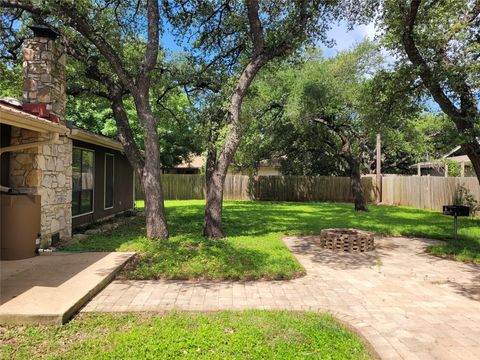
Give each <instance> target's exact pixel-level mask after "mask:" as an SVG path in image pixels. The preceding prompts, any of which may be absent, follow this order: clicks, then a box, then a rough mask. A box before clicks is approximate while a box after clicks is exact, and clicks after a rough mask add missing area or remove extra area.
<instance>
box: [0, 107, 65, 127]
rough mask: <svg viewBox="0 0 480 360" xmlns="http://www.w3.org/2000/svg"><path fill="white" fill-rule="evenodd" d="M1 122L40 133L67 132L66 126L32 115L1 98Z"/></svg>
mask: <svg viewBox="0 0 480 360" xmlns="http://www.w3.org/2000/svg"><path fill="white" fill-rule="evenodd" d="M0 123H1V124H7V125H11V126H16V127H21V128H23V129H28V130H32V131H36V132H40V133H52V132H53V133H57V134H67V133H68V132H69V130H68V129H67V127H66V126H64V125H61V124H56V123H54V122H51V121H50V120H46V119H43V118H41V117H39V116H36V115H32V114H30V113H27V112H25V111H23V110H20V109H18V108H17V107H16V106H13V105H11V104H9V103H6V102H4V101H1V100H0Z"/></svg>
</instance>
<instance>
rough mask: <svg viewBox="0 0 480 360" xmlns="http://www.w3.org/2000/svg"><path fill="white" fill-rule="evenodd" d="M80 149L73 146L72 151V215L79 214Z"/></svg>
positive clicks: (80, 187)
mask: <svg viewBox="0 0 480 360" xmlns="http://www.w3.org/2000/svg"><path fill="white" fill-rule="evenodd" d="M81 169H82V150H81V149H77V148H73V152H72V215H73V216H75V215H78V214H80V192H81V191H82V182H81Z"/></svg>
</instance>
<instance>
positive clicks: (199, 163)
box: [175, 155, 205, 169]
mask: <svg viewBox="0 0 480 360" xmlns="http://www.w3.org/2000/svg"><path fill="white" fill-rule="evenodd" d="M204 165H205V160H203V157H202V156H200V155H195V156H190V158H189V159H188V160H186V161H185V160H184V161H182V163H181V164H179V165H177V166H175V168H179V169H200V168H202V167H203V166H204Z"/></svg>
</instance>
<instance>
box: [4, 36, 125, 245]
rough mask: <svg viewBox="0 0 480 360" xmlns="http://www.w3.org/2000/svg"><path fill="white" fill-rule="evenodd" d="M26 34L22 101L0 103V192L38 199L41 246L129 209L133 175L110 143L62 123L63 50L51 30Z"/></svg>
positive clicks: (114, 143) (115, 144)
mask: <svg viewBox="0 0 480 360" xmlns="http://www.w3.org/2000/svg"><path fill="white" fill-rule="evenodd" d="M32 30H33V32H34V36H33V38H30V39H27V40H25V41H24V44H23V55H24V62H23V73H24V83H23V98H22V102H21V103H20V102H14V101H11V100H9V99H3V100H2V101H0V124H1V125H0V126H1V144H0V145H1V149H0V152H1V179H0V180H1V185H2V190H7V188H9V189H13V190H14V191H17V192H20V193H25V194H31V195H38V196H39V198H40V223H41V224H40V237H41V243H42V245H43V246H48V245H49V244H50V243H51V242H52V241H53V242H55V241H56V240H58V239H62V238H69V237H71V235H72V228H75V227H77V226H80V225H84V224H88V223H90V222H93V221H97V220H100V219H103V218H107V217H110V216H113V215H115V214H118V213H121V212H124V211H126V210H129V209H132V208H133V201H134V195H133V192H134V190H133V170H132V167H131V166H130V164H129V162H128V161H127V158H126V156H125V155H124V153H123V148H122V145H121V144H120V143H119V142H118V141H116V140H113V139H111V138H107V137H104V136H100V135H96V134H93V133H91V132H88V131H85V130H81V129H77V128H75V127H74V126H71V125H69V124H68V122H67V121H66V119H65V102H66V94H65V53H64V49H63V46H62V45H61V44H60V43H59V42H58V41H56V38H57V34H56V33H55V32H54V31H52V30H51V29H49V28H45V27H32ZM2 196H3V195H2ZM4 226H6V225H5V224H2V227H4Z"/></svg>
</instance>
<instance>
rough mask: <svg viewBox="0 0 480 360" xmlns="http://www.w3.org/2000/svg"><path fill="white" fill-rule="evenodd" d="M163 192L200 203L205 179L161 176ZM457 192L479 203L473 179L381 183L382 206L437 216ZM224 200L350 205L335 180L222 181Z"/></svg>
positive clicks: (340, 180) (371, 185)
mask: <svg viewBox="0 0 480 360" xmlns="http://www.w3.org/2000/svg"><path fill="white" fill-rule="evenodd" d="M362 184H363V187H364V190H365V197H366V198H367V201H368V202H374V201H375V191H376V186H375V178H374V177H372V176H365V177H363V178H362ZM162 185H163V192H164V194H165V199H167V200H193V199H205V189H206V185H205V176H204V175H178V174H164V175H162ZM459 186H464V187H465V188H466V189H468V191H469V192H470V193H471V194H472V195H473V196H474V198H475V199H477V201H479V202H480V186H479V184H478V180H477V178H474V177H472V178H455V177H448V178H446V177H440V176H396V175H391V176H390V175H389V176H384V177H383V178H382V203H383V204H386V205H404V206H413V207H417V208H421V209H431V210H439V211H440V210H442V206H443V205H446V204H452V203H453V200H454V198H455V194H456V192H457V191H458V188H459ZM135 198H136V199H137V200H143V199H144V194H143V190H142V187H141V186H140V184H139V181H135ZM224 199H226V200H271V201H337V202H351V201H353V199H352V193H351V190H350V179H349V178H348V177H340V176H260V177H259V178H258V179H256V180H255V179H251V178H249V177H248V176H245V175H227V177H226V179H225V186H224Z"/></svg>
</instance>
